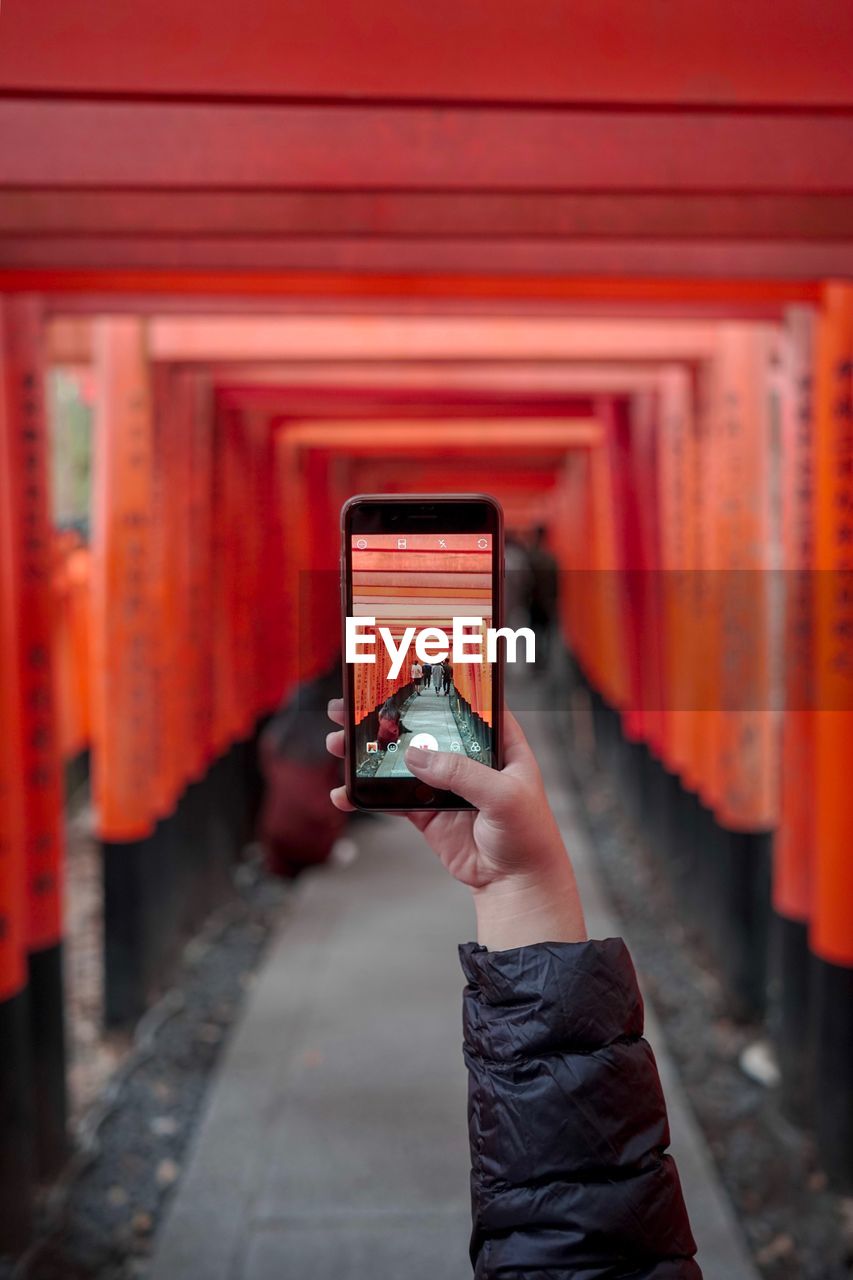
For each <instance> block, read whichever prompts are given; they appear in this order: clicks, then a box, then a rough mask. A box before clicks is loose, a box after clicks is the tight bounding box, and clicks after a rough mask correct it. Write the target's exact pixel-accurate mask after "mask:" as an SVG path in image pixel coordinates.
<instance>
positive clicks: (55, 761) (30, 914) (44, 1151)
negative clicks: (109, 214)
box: [3, 296, 67, 1175]
mask: <svg viewBox="0 0 853 1280" xmlns="http://www.w3.org/2000/svg"><path fill="white" fill-rule="evenodd" d="M3 375H4V376H3V396H4V411H5V414H6V419H7V428H6V430H7V446H8V456H7V460H6V465H7V466H8V467H9V470H10V473H11V476H12V478H13V486H12V493H11V501H10V514H11V520H12V540H13V555H14V556H15V558H16V563H15V567H14V579H13V580H14V582H15V586H16V596H15V612H16V615H17V620H18V636H19V648H18V658H19V669H20V685H21V709H22V725H21V728H22V736H21V741H20V749H21V753H22V762H23V769H24V793H23V801H24V806H23V807H24V812H23V820H24V845H25V850H26V862H27V919H26V937H27V950H28V954H29V988H30V1026H31V1039H32V1055H33V1089H34V1100H35V1107H36V1152H37V1160H38V1167H39V1171H40V1173H42V1174H44V1175H50V1174H53V1173H55V1172H56V1171H57V1170H58V1168H59V1167H60V1165H61V1164H62V1162H63V1161H64V1159H65V1155H66V1136H65V1126H66V1109H67V1108H66V1089H65V1034H64V1015H65V1010H64V999H63V983H62V859H63V794H62V766H61V758H60V745H59V727H58V719H57V709H56V688H55V676H54V643H53V642H54V619H53V594H52V585H51V584H52V527H51V512H50V498H49V474H48V440H47V423H46V419H45V403H44V376H45V366H44V348H43V326H42V315H41V306H40V303H39V300H38V299H37V298H35V297H29V296H22V297H18V298H13V299H8V300H7V301H6V303H5V307H4V349H3Z"/></svg>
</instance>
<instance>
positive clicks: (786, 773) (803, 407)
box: [769, 308, 816, 1120]
mask: <svg viewBox="0 0 853 1280" xmlns="http://www.w3.org/2000/svg"><path fill="white" fill-rule="evenodd" d="M786 329H787V339H788V341H787V352H786V362H787V370H786V383H787V392H786V395H785V400H784V404H783V406H782V407H783V413H782V420H781V429H782V433H781V446H782V477H781V479H782V484H781V506H782V573H781V579H782V581H781V583H780V594H782V593H783V594H784V610H785V617H784V636H783V652H782V661H783V664H784V671H783V682H784V708H783V713H782V742H781V782H782V785H781V788H780V807H779V827H778V830H777V832H776V837H775V840H774V847H773V946H772V949H771V956H772V963H773V972H772V977H773V981H772V982H771V985H770V991H771V995H772V1003H771V1006H770V1020H769V1021H770V1026H771V1030H772V1032H773V1034H774V1039H775V1042H776V1045H777V1051H778V1055H779V1062H780V1067H781V1071H782V1100H783V1104H784V1106H785V1108H786V1110H787V1111H788V1113H789V1114H790V1115H791V1116H792V1118H793V1119H795V1120H804V1119H807V1118H808V1116H809V1115H810V1112H811V1089H810V1085H811V1081H810V1074H811V1073H810V1071H809V1048H808V1037H807V1036H805V1035H804V1034H803V1029H804V1027H806V1026H807V1025H808V1020H809V975H810V966H809V945H808V928H809V920H810V918H811V900H812V875H813V871H812V869H813V863H814V857H815V829H814V792H815V782H816V779H815V773H814V768H815V760H814V590H813V588H814V526H815V491H814V490H815V477H814V446H815V412H814V410H815V394H814V381H815V354H816V353H815V337H816V314H815V313H814V312H813V311H812V310H810V309H806V308H798V309H796V310H795V311H793V312H792V313H791V315H790V316H789V317H788V322H787V326H786Z"/></svg>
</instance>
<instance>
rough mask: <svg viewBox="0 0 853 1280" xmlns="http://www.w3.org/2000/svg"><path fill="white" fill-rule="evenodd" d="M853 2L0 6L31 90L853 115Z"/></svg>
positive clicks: (11, 79)
mask: <svg viewBox="0 0 853 1280" xmlns="http://www.w3.org/2000/svg"><path fill="white" fill-rule="evenodd" d="M851 64H853V9H851V6H850V4H849V3H847V0H822V3H821V5H820V6H819V7H817V8H816V7H815V6H814V5H809V4H804V3H802V0H750V3H749V5H748V6H746V7H745V6H744V4H743V0H690V3H689V4H673V3H671V0H644V3H643V4H637V3H636V0H608V3H607V4H602V3H601V0H573V3H572V4H571V6H567V5H566V3H565V0H537V2H536V3H535V4H527V5H523V4H519V3H518V2H517V0H467V3H465V4H459V3H458V0H432V3H430V4H422V5H407V6H406V7H405V10H401V9H400V7H399V6H398V5H394V4H392V3H389V0H360V3H359V4H358V5H357V6H353V5H352V4H350V3H348V2H347V0H326V3H323V4H313V5H306V4H304V3H301V0H253V3H252V5H251V6H250V7H249V8H248V9H247V8H246V7H245V6H241V5H230V4H210V2H209V0H181V3H180V4H179V5H176V4H174V3H169V2H168V0H148V2H147V3H146V4H144V5H130V4H113V5H105V4H104V3H103V0H74V3H73V4H68V3H67V2H63V0H3V39H2V42H0V82H2V84H4V85H6V86H13V87H15V88H19V89H26V90H34V91H51V92H54V91H70V92H78V93H120V94H168V95H173V94H180V95H201V96H204V95H220V94H224V95H239V96H245V97H254V96H258V95H261V96H271V97H278V96H281V95H287V96H291V97H292V96H308V97H318V96H321V97H325V96H329V95H342V94H347V95H348V96H350V97H353V98H374V99H376V98H389V97H390V98H408V99H410V98H413V97H414V98H425V97H428V98H436V97H440V98H451V99H453V98H459V99H469V100H470V99H474V100H477V99H480V100H482V99H501V100H507V101H516V102H524V101H558V102H565V101H571V102H605V103H609V102H623V103H624V102H652V103H662V102H666V103H675V104H697V103H698V104H705V103H732V104H738V105H751V104H755V103H776V104H793V105H805V104H810V105H835V104H839V103H845V104H850V103H851V102H853V78H851V75H850V67H851Z"/></svg>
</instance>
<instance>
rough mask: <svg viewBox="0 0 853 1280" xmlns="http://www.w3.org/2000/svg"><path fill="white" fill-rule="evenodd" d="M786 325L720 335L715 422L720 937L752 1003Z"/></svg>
mask: <svg viewBox="0 0 853 1280" xmlns="http://www.w3.org/2000/svg"><path fill="white" fill-rule="evenodd" d="M780 345H781V335H780V334H779V333H778V332H777V331H776V330H774V329H772V328H771V327H770V326H766V325H765V326H757V325H727V326H725V327H724V328H723V330H722V332H721V335H720V346H719V361H718V373H719V383H718V397H717V412H716V415H715V431H716V434H717V440H718V443H717V445H716V446H715V447H716V449H717V455H718V465H717V470H716V481H717V501H718V509H717V515H716V526H717V556H718V559H717V563H716V566H715V567H716V568H718V569H719V570H720V581H721V595H720V602H719V608H720V627H721V631H720V667H719V678H720V717H719V739H718V751H719V755H718V769H719V775H718V781H719V787H718V790H717V794H716V796H715V801H714V803H715V813H716V817H717V821H718V823H719V825H720V827H721V828H722V830H723V831H724V832H725V833H726V835H727V839H726V841H725V843H724V844H722V845H721V846H720V859H719V864H718V868H719V871H720V878H719V882H718V887H719V892H720V897H719V900H718V902H719V906H720V912H719V916H718V921H717V942H718V948H719V958H720V963H721V965H722V967H723V969H724V973H725V977H726V980H727V985H728V987H729V995H730V999H731V1001H732V1003H733V1005H734V1007H735V1009H736V1010H737V1011H738V1012H740V1013H741V1014H744V1015H754V1014H758V1013H761V1012H762V1011H763V1008H764V1003H765V996H766V976H767V975H766V958H767V930H768V926H769V919H770V866H771V847H772V832H773V829H774V828H775V825H776V821H777V818H778V728H779V724H778V709H777V704H778V700H779V689H778V687H777V684H776V676H777V667H778V653H779V635H778V634H777V633H776V631H775V629H774V626H775V610H774V608H773V600H772V594H771V586H772V580H773V579H772V571H773V570H774V569H776V568H777V567H778V554H779V529H778V527H777V523H776V520H777V508H778V504H777V501H776V498H775V495H776V494H777V492H778V474H777V468H778V460H779V443H778V440H779V407H778V405H775V407H774V401H773V394H774V393H773V381H774V379H775V378H776V377H777V376H778V370H779V367H780V355H781V352H780Z"/></svg>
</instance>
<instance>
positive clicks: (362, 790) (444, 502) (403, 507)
mask: <svg viewBox="0 0 853 1280" xmlns="http://www.w3.org/2000/svg"><path fill="white" fill-rule="evenodd" d="M426 532H435V533H469V532H470V533H483V534H489V535H491V538H492V606H493V607H492V625H493V626H495V627H500V626H502V625H503V573H504V570H503V566H504V522H503V509H502V508H501V505H500V503H499V502H498V501H497V500H496V499H495V498H493V497H491V496H490V495H489V494H484V493H453V494H446V493H442V494H397V493H395V494H359V495H358V496H356V497H353V498H350V499H349V500H348V501H347V502H346V503H344V506H343V507H342V509H341V606H342V607H341V635H342V644H341V653H342V655H343V654H344V653H345V645H344V643H343V632H344V619H345V618H346V616H347V615H348V614H350V613H351V612H352V537H353V535H354V534H355V535H357V534H359V533H374V534H376V533H400V534H405V533H426ZM502 655H503V645H502V644H500V645H499V646H498V661H497V662H496V663H494V665H493V668H492V702H493V707H492V714H493V725H492V735H493V739H492V740H493V749H494V756H495V760H496V762H497V767H498V768H501V767H502V766H503V667H504V664H503V656H502ZM354 684H355V673H354V670H353V667H352V665H351V664H349V663H348V662H346V660H345V657H344V659H343V688H344V709H345V710H344V714H345V725H344V730H345V736H346V777H345V782H346V791H347V796H348V797H349V799H350V801H351V803H352V804H354V805H355V806H356V808H358V809H366V810H369V811H371V812H386V813H391V812H393V813H398V812H403V813H408V812H414V811H426V812H435V811H438V810H459V809H472V808H473V805H471V804H469V803H468V801H466V800H463V799H462V797H461V796H457V795H455V794H454V793H453V792H451V791H435V792H431V793H430V794H431V795H432V796H433V798H432V799H426V798H425V796H424V791H425V788H424V785H423V783H421V782H419V781H418V779H417V778H359V777H357V776H356V773H355V755H354V745H355V743H354V739H355V722H354V716H353V714H352V707H353V702H354ZM426 790H429V789H428V788H427V789H426ZM419 792H420V794H418V793H419Z"/></svg>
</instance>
